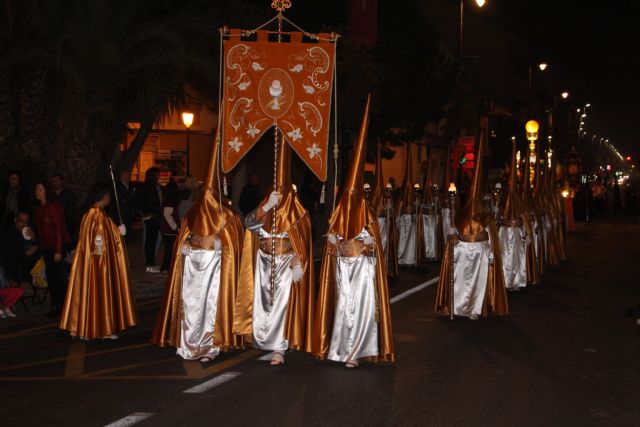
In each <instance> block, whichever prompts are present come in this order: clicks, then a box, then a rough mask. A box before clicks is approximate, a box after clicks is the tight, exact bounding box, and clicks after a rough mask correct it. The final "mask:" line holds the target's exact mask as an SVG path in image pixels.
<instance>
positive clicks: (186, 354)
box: [176, 245, 222, 359]
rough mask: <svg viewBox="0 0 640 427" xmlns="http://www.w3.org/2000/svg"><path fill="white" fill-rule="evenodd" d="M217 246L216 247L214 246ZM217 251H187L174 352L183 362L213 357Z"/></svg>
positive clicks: (217, 274)
mask: <svg viewBox="0 0 640 427" xmlns="http://www.w3.org/2000/svg"><path fill="white" fill-rule="evenodd" d="M218 246H219V245H218ZM221 254H222V251H221V250H220V249H215V250H205V249H187V250H186V253H185V255H184V267H183V273H182V307H183V311H184V316H183V318H182V320H181V322H180V326H181V327H180V346H179V347H178V349H177V351H176V353H177V354H178V355H179V356H181V357H183V358H184V359H199V358H201V357H203V356H217V355H218V353H219V352H220V349H219V348H217V347H214V346H213V334H214V325H215V322H216V309H217V307H218V295H219V290H220V269H221V265H222V264H221Z"/></svg>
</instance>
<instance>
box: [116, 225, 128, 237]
mask: <svg viewBox="0 0 640 427" xmlns="http://www.w3.org/2000/svg"><path fill="white" fill-rule="evenodd" d="M118 230H119V231H120V235H121V236H126V235H127V227H125V226H124V224H120V225H119V226H118Z"/></svg>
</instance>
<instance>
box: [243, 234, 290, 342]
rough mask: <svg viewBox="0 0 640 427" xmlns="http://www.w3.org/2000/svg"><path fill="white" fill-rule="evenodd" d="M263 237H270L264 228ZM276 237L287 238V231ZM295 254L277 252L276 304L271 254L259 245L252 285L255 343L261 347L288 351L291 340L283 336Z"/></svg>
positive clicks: (261, 235)
mask: <svg viewBox="0 0 640 427" xmlns="http://www.w3.org/2000/svg"><path fill="white" fill-rule="evenodd" d="M259 234H260V238H261V239H264V238H271V234H269V233H268V232H266V231H265V230H264V229H263V228H260V230H259ZM276 237H278V238H280V239H283V238H288V237H289V235H288V233H281V234H278V235H277V236H276ZM294 259H295V254H294V253H290V254H285V255H276V257H275V261H276V276H275V284H274V286H275V292H274V298H273V305H272V304H271V303H270V302H271V255H269V254H268V253H265V252H263V251H262V249H258V255H257V258H256V267H255V276H254V289H253V346H254V347H255V348H258V349H260V350H269V351H285V350H287V349H288V348H289V342H288V340H286V339H285V338H284V325H285V320H286V315H287V309H288V307H289V294H290V293H291V286H292V285H293V271H292V269H291V267H292V265H293V264H292V262H293V260H294Z"/></svg>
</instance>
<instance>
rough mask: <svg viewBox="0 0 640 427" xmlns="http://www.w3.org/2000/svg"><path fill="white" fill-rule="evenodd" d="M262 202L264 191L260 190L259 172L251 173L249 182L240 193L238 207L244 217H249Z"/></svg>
mask: <svg viewBox="0 0 640 427" xmlns="http://www.w3.org/2000/svg"><path fill="white" fill-rule="evenodd" d="M261 201H262V191H261V190H260V177H259V176H258V174H257V172H251V174H249V182H248V183H247V185H245V186H244V187H243V188H242V192H240V199H239V200H238V207H239V208H240V211H241V212H242V215H244V216H247V215H249V214H250V213H251V212H253V210H254V209H255V208H257V207H258V205H259V204H260V202H261Z"/></svg>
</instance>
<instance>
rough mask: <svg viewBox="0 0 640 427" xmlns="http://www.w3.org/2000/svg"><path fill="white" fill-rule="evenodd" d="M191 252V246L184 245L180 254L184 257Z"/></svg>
mask: <svg viewBox="0 0 640 427" xmlns="http://www.w3.org/2000/svg"><path fill="white" fill-rule="evenodd" d="M189 252H190V248H189V245H188V244H186V243H185V244H184V245H182V248H180V253H181V254H182V256H187V255H189Z"/></svg>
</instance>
